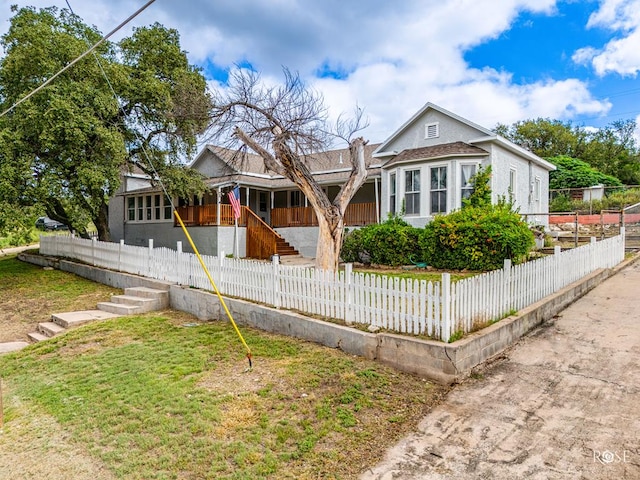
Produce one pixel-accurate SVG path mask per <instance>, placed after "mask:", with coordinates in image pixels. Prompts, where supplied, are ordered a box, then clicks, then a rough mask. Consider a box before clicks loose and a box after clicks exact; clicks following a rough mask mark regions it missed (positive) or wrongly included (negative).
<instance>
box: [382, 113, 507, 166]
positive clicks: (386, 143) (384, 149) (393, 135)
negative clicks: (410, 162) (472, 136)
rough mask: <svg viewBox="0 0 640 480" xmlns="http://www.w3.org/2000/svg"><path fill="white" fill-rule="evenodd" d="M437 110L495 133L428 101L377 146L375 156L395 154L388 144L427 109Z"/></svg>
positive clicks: (489, 133) (486, 132)
mask: <svg viewBox="0 0 640 480" xmlns="http://www.w3.org/2000/svg"><path fill="white" fill-rule="evenodd" d="M430 109H431V110H436V111H437V112H440V113H442V114H443V115H446V116H448V117H451V118H453V119H455V120H457V121H459V122H461V123H464V124H465V125H468V126H470V127H472V128H475V129H476V130H479V131H480V133H484V134H485V135H489V136H493V135H495V134H494V133H493V132H492V131H491V130H488V129H486V128H485V127H482V126H480V125H478V124H476V123H473V122H471V121H470V120H467V119H466V118H463V117H461V116H460V115H456V114H455V113H453V112H450V111H448V110H445V109H444V108H442V107H439V106H438V105H436V104H434V103H431V102H427V103H426V104H425V105H424V106H423V107H422V108H421V109H420V110H418V111H417V112H416V113H415V114H414V115H413V116H412V117H411V118H410V119H409V120H407V121H406V122H405V123H403V124H402V126H401V127H400V128H398V129H397V130H396V131H395V132H393V133H392V134H391V136H389V138H387V139H386V140H385V141H384V142H382V143H381V144H380V145H379V146H378V148H376V150H375V151H374V152H373V154H372V155H373V157H385V156H389V155H394V154H395V153H394V152H387V151H386V149H387V148H388V146H389V145H390V144H391V143H393V142H394V141H395V140H396V139H397V138H398V137H400V136H401V135H402V134H403V133H404V132H405V131H406V130H407V129H408V128H409V127H411V126H412V125H413V124H414V123H415V121H416V120H417V119H418V118H420V117H421V116H422V115H424V113H425V112H426V111H427V110H430Z"/></svg>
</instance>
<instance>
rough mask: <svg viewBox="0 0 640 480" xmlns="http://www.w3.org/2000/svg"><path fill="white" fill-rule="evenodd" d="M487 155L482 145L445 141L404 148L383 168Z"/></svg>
mask: <svg viewBox="0 0 640 480" xmlns="http://www.w3.org/2000/svg"><path fill="white" fill-rule="evenodd" d="M486 155H489V152H487V151H486V150H484V149H482V148H480V147H476V146H474V145H469V144H468V143H464V142H453V143H443V144H441V145H433V146H431V147H420V148H412V149H409V150H403V151H402V152H400V154H399V155H396V156H395V157H393V158H392V159H391V160H389V161H388V162H387V163H385V164H383V168H386V167H389V166H391V165H397V164H399V163H405V162H411V161H415V160H435V159H437V158H448V157H470V156H473V157H476V156H486Z"/></svg>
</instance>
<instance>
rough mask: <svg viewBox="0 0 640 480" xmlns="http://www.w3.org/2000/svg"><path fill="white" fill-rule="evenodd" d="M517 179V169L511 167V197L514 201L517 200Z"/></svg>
mask: <svg viewBox="0 0 640 480" xmlns="http://www.w3.org/2000/svg"><path fill="white" fill-rule="evenodd" d="M516 179H517V172H516V168H515V167H511V168H510V169H509V196H510V197H511V198H512V199H515V197H516V187H517V184H516Z"/></svg>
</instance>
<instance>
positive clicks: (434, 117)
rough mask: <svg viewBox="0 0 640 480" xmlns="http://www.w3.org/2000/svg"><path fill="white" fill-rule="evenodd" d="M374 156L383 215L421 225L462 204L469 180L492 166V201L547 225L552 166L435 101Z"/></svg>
mask: <svg viewBox="0 0 640 480" xmlns="http://www.w3.org/2000/svg"><path fill="white" fill-rule="evenodd" d="M373 156H374V157H375V158H378V159H380V160H381V163H382V167H381V169H382V174H381V184H382V201H381V207H382V217H383V218H384V217H386V216H387V214H388V213H399V212H401V211H403V207H404V216H405V219H406V220H407V221H408V222H409V223H411V224H412V225H414V226H417V227H422V226H424V225H425V224H426V223H428V222H429V221H431V220H432V219H433V217H434V216H435V215H436V214H438V213H449V212H451V211H453V210H456V209H459V208H460V207H461V206H462V199H463V198H466V197H467V196H468V195H469V194H470V193H471V191H472V188H471V185H470V183H469V180H470V178H471V177H472V176H473V175H474V174H475V173H476V172H477V171H478V169H479V168H480V167H482V168H487V167H488V166H491V172H492V176H491V191H492V200H493V201H494V202H495V201H497V200H498V197H500V196H502V197H505V198H511V199H512V200H513V202H514V204H515V206H516V207H517V208H518V209H519V211H520V213H521V214H526V215H527V219H528V221H529V222H531V223H538V224H546V223H547V217H546V215H535V214H543V213H547V212H548V210H549V172H550V171H551V170H555V166H554V165H553V164H551V163H549V162H547V161H545V160H543V159H542V158H540V157H538V156H537V155H534V154H533V153H531V152H529V151H528V150H525V149H523V148H521V147H519V146H517V145H515V144H514V143H512V142H510V141H509V140H506V139H505V138H503V137H500V136H499V135H496V134H495V133H493V132H491V131H490V130H488V129H486V128H484V127H481V126H480V125H476V124H475V123H473V122H470V121H469V120H466V119H464V118H462V117H460V116H458V115H456V114H454V113H451V112H449V111H447V110H445V109H443V108H441V107H438V106H437V105H434V104H432V103H427V104H426V105H425V106H424V107H422V109H420V110H419V111H418V112H417V113H416V114H415V115H414V116H413V117H411V118H410V119H409V120H408V121H407V122H406V123H405V124H404V125H402V126H401V127H400V128H399V129H398V130H396V131H395V132H394V133H393V134H392V135H391V136H390V137H389V138H388V139H386V140H385V141H384V142H383V143H382V144H381V145H380V146H379V147H378V148H377V149H376V150H375V151H374V152H373Z"/></svg>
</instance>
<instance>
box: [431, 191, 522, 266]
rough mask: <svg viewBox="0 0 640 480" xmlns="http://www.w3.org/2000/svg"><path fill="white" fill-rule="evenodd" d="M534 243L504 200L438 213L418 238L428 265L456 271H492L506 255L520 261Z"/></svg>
mask: <svg viewBox="0 0 640 480" xmlns="http://www.w3.org/2000/svg"><path fill="white" fill-rule="evenodd" d="M533 246H534V238H533V234H532V233H531V231H530V230H529V227H528V226H527V224H526V223H525V222H523V221H522V220H521V218H520V215H519V214H518V213H517V212H514V211H513V210H512V209H511V207H510V205H508V204H505V203H504V202H501V203H499V204H498V205H493V206H492V205H489V206H485V207H467V208H463V209H462V210H459V211H456V212H453V213H451V214H449V215H439V216H437V217H436V218H435V219H434V220H433V221H432V222H431V223H429V224H428V225H427V226H426V227H425V228H424V231H423V235H422V236H421V238H420V247H421V249H422V258H425V259H426V260H427V261H428V262H429V265H432V266H434V267H436V268H443V269H456V270H464V269H468V270H495V269H497V268H502V266H503V263H504V259H505V258H509V259H511V260H512V261H513V262H514V263H519V262H521V261H523V260H524V259H526V256H527V254H528V253H529V251H530V250H531V249H532V248H533Z"/></svg>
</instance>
